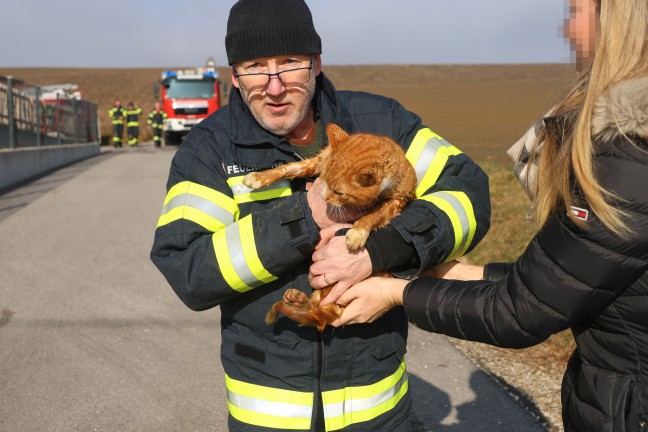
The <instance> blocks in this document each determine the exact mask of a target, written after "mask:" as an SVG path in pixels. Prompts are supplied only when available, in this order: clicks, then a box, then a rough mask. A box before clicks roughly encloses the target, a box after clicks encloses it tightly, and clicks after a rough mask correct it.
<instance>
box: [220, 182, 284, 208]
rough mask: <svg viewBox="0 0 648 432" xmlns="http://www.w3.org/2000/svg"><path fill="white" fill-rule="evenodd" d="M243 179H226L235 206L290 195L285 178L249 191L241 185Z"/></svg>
mask: <svg viewBox="0 0 648 432" xmlns="http://www.w3.org/2000/svg"><path fill="white" fill-rule="evenodd" d="M243 177H245V176H239V177H231V178H229V179H227V183H229V185H230V188H232V194H234V201H236V203H237V204H243V203H247V202H251V201H263V200H269V199H274V198H279V197H284V196H289V195H292V189H291V188H290V180H289V179H287V178H284V179H280V180H278V181H276V182H274V183H272V184H269V185H268V186H265V187H262V188H261V189H250V188H249V187H247V186H245V185H244V184H243Z"/></svg>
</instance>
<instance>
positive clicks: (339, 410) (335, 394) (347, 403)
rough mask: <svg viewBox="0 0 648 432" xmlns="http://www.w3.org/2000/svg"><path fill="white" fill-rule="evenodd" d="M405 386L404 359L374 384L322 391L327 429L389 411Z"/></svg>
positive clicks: (405, 388) (396, 402) (399, 398)
mask: <svg viewBox="0 0 648 432" xmlns="http://www.w3.org/2000/svg"><path fill="white" fill-rule="evenodd" d="M408 388H409V386H408V379H407V372H406V370H405V361H404V360H403V361H402V362H401V364H400V365H399V367H398V369H397V370H396V372H395V373H394V374H393V375H391V376H388V377H387V378H385V379H383V380H381V381H378V382H377V383H375V384H370V385H366V386H357V387H345V388H343V389H339V390H331V391H326V392H323V393H322V401H323V404H324V417H325V422H326V430H330V431H333V430H338V429H343V428H345V427H347V426H349V425H351V424H354V423H360V422H365V421H369V420H373V419H375V418H376V417H378V416H380V415H382V414H385V413H386V412H389V411H390V410H392V409H393V408H394V407H395V406H396V405H397V404H398V402H399V401H400V400H401V399H402V397H403V396H404V395H405V394H406V393H407V390H408Z"/></svg>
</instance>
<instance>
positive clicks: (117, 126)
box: [108, 99, 126, 148]
mask: <svg viewBox="0 0 648 432" xmlns="http://www.w3.org/2000/svg"><path fill="white" fill-rule="evenodd" d="M108 117H110V120H111V121H112V125H113V146H114V147H115V148H117V147H121V146H122V137H123V136H124V118H126V110H125V109H124V107H122V105H121V101H120V100H119V99H116V100H115V104H114V105H113V107H112V108H110V110H108Z"/></svg>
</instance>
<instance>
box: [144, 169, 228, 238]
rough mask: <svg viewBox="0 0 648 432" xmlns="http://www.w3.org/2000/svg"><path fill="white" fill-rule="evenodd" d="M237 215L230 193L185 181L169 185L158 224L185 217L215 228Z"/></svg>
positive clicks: (207, 227) (208, 227)
mask: <svg viewBox="0 0 648 432" xmlns="http://www.w3.org/2000/svg"><path fill="white" fill-rule="evenodd" d="M238 216H239V209H238V206H237V205H236V204H235V203H234V200H233V199H232V198H231V197H228V196H227V195H225V194H223V193H221V192H218V191H216V190H214V189H211V188H208V187H206V186H203V185H200V184H198V183H192V182H190V181H184V182H180V183H178V184H176V185H174V186H173V187H172V188H171V189H169V192H168V193H167V195H166V198H165V199H164V205H163V207H162V214H161V215H160V218H159V219H158V224H157V226H158V227H161V226H163V225H167V224H169V223H171V222H174V221H176V220H179V219H186V220H190V221H192V222H195V223H197V224H198V225H200V226H202V227H203V228H205V229H206V230H209V231H212V232H215V231H217V230H219V229H221V228H223V227H224V226H226V225H229V224H231V223H232V222H234V221H235V220H236V219H238Z"/></svg>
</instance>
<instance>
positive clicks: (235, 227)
mask: <svg viewBox="0 0 648 432" xmlns="http://www.w3.org/2000/svg"><path fill="white" fill-rule="evenodd" d="M212 241H213V243H214V252H215V253H216V261H217V262H218V267H219V268H220V271H221V274H222V276H223V278H224V279H225V281H226V282H227V283H228V285H229V286H230V287H231V288H232V289H233V290H235V291H239V292H246V291H249V290H251V289H252V288H256V287H258V286H261V285H264V284H267V283H269V282H272V281H274V280H277V277H276V276H274V275H272V274H270V272H268V271H267V270H266V269H265V268H264V267H263V264H262V263H261V260H260V259H259V256H258V254H257V250H256V242H255V240H254V228H253V226H252V215H248V216H246V217H244V218H243V219H241V220H239V221H238V222H237V223H233V224H231V225H228V226H227V227H225V229H221V230H218V231H216V232H215V233H214V235H213V236H212Z"/></svg>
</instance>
